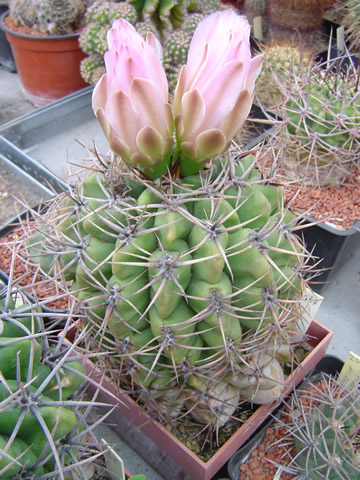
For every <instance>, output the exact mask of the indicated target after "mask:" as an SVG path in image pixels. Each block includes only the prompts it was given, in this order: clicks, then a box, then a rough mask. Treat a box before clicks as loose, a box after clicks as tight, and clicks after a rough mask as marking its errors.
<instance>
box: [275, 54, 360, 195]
mask: <svg viewBox="0 0 360 480" xmlns="http://www.w3.org/2000/svg"><path fill="white" fill-rule="evenodd" d="M346 59H347V57H346V58H344V59H336V60H334V61H333V62H332V63H331V64H330V65H327V68H324V66H322V65H315V66H314V68H312V69H310V70H309V71H308V72H306V75H305V76H304V77H303V78H302V80H301V81H300V80H299V81H297V82H293V84H291V85H289V86H288V90H287V94H288V101H287V102H286V103H285V105H284V106H283V108H282V109H281V111H280V115H281V116H282V117H283V118H284V119H285V123H284V128H283V134H282V135H279V136H278V141H279V143H280V144H281V145H282V146H283V147H284V149H283V150H284V156H283V161H282V167H283V168H284V169H285V170H286V173H287V175H289V176H290V177H292V178H297V179H301V181H302V182H304V183H308V184H311V185H314V186H328V185H340V184H341V183H342V182H343V181H344V180H345V179H346V177H347V176H348V175H349V174H350V173H351V172H352V169H353V167H354V166H356V165H358V164H359V158H360V131H359V121H360V97H359V78H358V75H359V74H358V72H356V70H355V68H354V66H353V65H352V64H351V63H350V67H349V68H348V69H347V70H345V71H343V69H342V68H341V67H340V65H341V61H342V60H346Z"/></svg>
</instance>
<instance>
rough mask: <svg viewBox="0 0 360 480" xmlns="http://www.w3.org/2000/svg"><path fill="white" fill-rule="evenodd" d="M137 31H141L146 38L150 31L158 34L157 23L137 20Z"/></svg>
mask: <svg viewBox="0 0 360 480" xmlns="http://www.w3.org/2000/svg"><path fill="white" fill-rule="evenodd" d="M135 28H136V31H137V32H138V33H140V35H141V36H142V37H143V38H144V39H146V37H147V34H148V33H149V32H151V33H153V34H154V35H156V33H157V32H156V28H155V25H154V24H153V23H151V22H136V24H135Z"/></svg>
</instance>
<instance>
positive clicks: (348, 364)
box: [339, 352, 360, 389]
mask: <svg viewBox="0 0 360 480" xmlns="http://www.w3.org/2000/svg"><path fill="white" fill-rule="evenodd" d="M339 378H340V379H342V380H343V381H344V382H346V384H348V386H349V388H350V389H351V388H356V386H357V385H359V383H360V357H359V355H356V353H353V352H349V355H348V357H347V359H346V361H345V363H344V366H343V368H342V369H341V372H340V373H339Z"/></svg>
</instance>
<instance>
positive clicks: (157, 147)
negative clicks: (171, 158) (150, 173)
mask: <svg viewBox="0 0 360 480" xmlns="http://www.w3.org/2000/svg"><path fill="white" fill-rule="evenodd" d="M136 143H137V146H138V147H139V150H141V152H143V153H145V155H148V156H149V157H151V158H152V159H157V158H159V157H160V156H161V153H162V150H163V145H164V141H163V137H162V136H161V135H160V134H159V132H158V131H157V130H155V129H154V128H152V127H144V128H142V129H141V130H140V131H139V133H138V134H137V136H136Z"/></svg>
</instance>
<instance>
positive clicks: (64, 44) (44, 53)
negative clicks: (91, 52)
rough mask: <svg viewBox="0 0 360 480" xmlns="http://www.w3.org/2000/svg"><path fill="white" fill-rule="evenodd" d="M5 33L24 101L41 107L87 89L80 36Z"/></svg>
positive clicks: (3, 28)
mask: <svg viewBox="0 0 360 480" xmlns="http://www.w3.org/2000/svg"><path fill="white" fill-rule="evenodd" d="M7 15H8V13H7V12H6V13H4V14H3V15H2V16H1V19H0V28H1V29H2V30H3V31H4V32H5V35H6V38H7V40H8V41H9V43H10V45H11V49H12V52H13V55H14V58H15V63H16V67H17V71H18V74H19V77H20V81H21V85H22V90H23V93H24V96H25V98H26V99H27V100H28V101H29V102H30V103H32V104H33V105H35V106H36V107H42V106H44V105H47V104H48V103H51V102H53V101H55V100H57V99H59V98H61V97H64V96H65V95H68V94H70V93H72V92H75V91H77V90H80V89H81V88H84V87H86V86H87V83H85V81H84V80H83V78H82V77H81V74H80V62H81V60H82V59H83V58H85V57H86V54H85V53H84V52H83V51H82V50H81V49H80V46H79V41H78V38H79V34H77V33H72V34H66V35H48V36H40V35H29V34H25V33H20V32H16V31H14V30H11V29H10V28H8V27H7V26H6V25H5V23H4V19H5V17H6V16H7Z"/></svg>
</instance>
